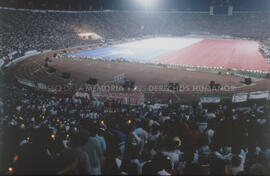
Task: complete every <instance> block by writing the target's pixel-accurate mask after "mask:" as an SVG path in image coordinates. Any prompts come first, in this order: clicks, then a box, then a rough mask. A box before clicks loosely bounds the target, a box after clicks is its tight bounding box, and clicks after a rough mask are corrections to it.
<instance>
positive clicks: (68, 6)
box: [0, 0, 270, 11]
mask: <svg viewBox="0 0 270 176" xmlns="http://www.w3.org/2000/svg"><path fill="white" fill-rule="evenodd" d="M139 1H143V0H0V6H8V7H15V8H34V9H60V10H89V9H92V10H99V9H112V10H142V9H143V6H142V5H141V3H140V2H139ZM152 1H155V3H154V4H153V5H152V6H151V9H152V10H193V11H208V10H209V5H210V4H224V5H226V4H232V5H234V9H235V10H238V11H239V10H241V11H242V10H247V11H248V10H251V11H253V10H269V9H270V0H152Z"/></svg>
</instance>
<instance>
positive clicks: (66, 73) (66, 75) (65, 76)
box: [62, 72, 70, 79]
mask: <svg viewBox="0 0 270 176" xmlns="http://www.w3.org/2000/svg"><path fill="white" fill-rule="evenodd" d="M62 78H64V79H69V78H70V73H68V72H64V73H63V74H62Z"/></svg>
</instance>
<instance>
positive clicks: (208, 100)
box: [200, 97, 221, 103]
mask: <svg viewBox="0 0 270 176" xmlns="http://www.w3.org/2000/svg"><path fill="white" fill-rule="evenodd" d="M220 99H221V98H220V97H201V98H200V101H201V102H202V103H219V102H220Z"/></svg>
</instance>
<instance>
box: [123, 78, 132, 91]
mask: <svg viewBox="0 0 270 176" xmlns="http://www.w3.org/2000/svg"><path fill="white" fill-rule="evenodd" d="M123 88H124V89H134V88H135V81H132V80H127V81H125V83H124V85H123Z"/></svg>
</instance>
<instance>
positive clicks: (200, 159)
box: [0, 90, 270, 175]
mask: <svg viewBox="0 0 270 176" xmlns="http://www.w3.org/2000/svg"><path fill="white" fill-rule="evenodd" d="M11 91H12V90H11ZM16 92H18V91H16ZM2 101H3V102H4V104H3V107H2V109H1V111H0V113H1V125H2V127H3V128H1V129H2V130H1V132H0V151H1V153H0V155H2V157H1V159H2V161H1V167H0V168H2V170H1V173H8V174H41V173H42V174H95V175H96V174H122V175H129V174H147V175H148V174H151V175H152V174H157V175H176V174H180V175H182V174H184V175H187V174H193V175H194V174H205V175H220V174H223V175H224V174H227V175H243V174H244V175H246V174H249V175H254V174H260V175H261V174H267V173H269V172H270V145H269V137H270V131H269V130H270V129H269V126H270V124H269V114H270V109H269V106H266V105H264V106H257V105H256V104H254V105H253V106H252V107H249V108H242V109H241V108H235V109H231V108H228V106H226V105H219V106H218V107H216V108H211V109H205V108H204V106H203V105H202V104H201V103H200V102H197V103H194V105H181V104H175V103H173V102H170V103H169V104H168V106H167V107H166V106H164V107H160V108H154V106H151V105H141V106H131V105H125V104H123V103H122V102H121V101H113V100H109V99H104V100H95V99H93V98H89V99H79V98H76V97H73V98H72V97H62V96H56V95H55V96H52V95H46V94H36V93H33V92H29V91H24V92H22V93H21V94H17V93H14V94H13V96H12V97H9V98H3V100H2Z"/></svg>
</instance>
